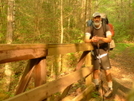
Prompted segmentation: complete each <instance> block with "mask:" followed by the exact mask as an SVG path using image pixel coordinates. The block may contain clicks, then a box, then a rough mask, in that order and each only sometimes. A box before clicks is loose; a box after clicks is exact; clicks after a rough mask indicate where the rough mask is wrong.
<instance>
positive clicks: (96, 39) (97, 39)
mask: <svg viewBox="0 0 134 101" xmlns="http://www.w3.org/2000/svg"><path fill="white" fill-rule="evenodd" d="M91 40H92V42H99V40H100V39H99V37H97V36H94V37H92V39H91Z"/></svg>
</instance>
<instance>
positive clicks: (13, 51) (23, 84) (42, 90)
mask: <svg viewBox="0 0 134 101" xmlns="http://www.w3.org/2000/svg"><path fill="white" fill-rule="evenodd" d="M0 47H1V48H0V55H1V57H0V64H2V63H7V62H14V61H20V60H29V63H28V65H27V66H26V68H25V71H24V73H23V75H22V78H21V80H20V82H19V85H18V88H17V90H16V96H14V97H11V98H9V99H7V100H5V101H42V100H44V99H47V98H48V97H50V96H51V95H53V94H55V93H56V92H61V97H60V101H80V99H84V97H83V95H84V96H86V95H87V94H88V93H89V92H90V91H91V90H92V89H93V85H92V83H91V79H90V76H89V75H90V74H91V72H92V68H91V64H87V63H88V62H90V61H91V60H90V59H88V58H86V56H87V55H88V54H89V53H90V50H92V49H93V47H92V45H91V44H89V43H88V44H87V43H80V44H28V45H24V44H11V45H0ZM79 51H83V54H82V56H81V58H80V59H79V61H78V63H77V65H76V67H74V68H75V71H74V72H72V73H70V74H68V75H65V76H63V77H62V78H59V79H56V80H53V81H51V82H47V83H46V70H47V66H46V57H47V56H51V55H59V54H66V53H72V52H79ZM85 59H88V60H87V61H88V62H87V63H86V62H85ZM84 62H85V64H87V65H86V66H85V67H84V68H81V66H82V64H83V63H84ZM31 77H34V79H35V88H33V89H31V90H29V91H26V88H27V85H28V83H29V81H30V79H31ZM83 78H86V83H85V84H86V86H87V88H86V89H85V90H84V91H83V92H82V93H81V94H79V95H78V96H76V97H75V98H73V99H70V100H69V99H67V100H66V96H67V93H68V91H69V89H70V87H71V85H72V84H74V83H75V82H77V81H79V80H81V79H83ZM44 101H45V100H44Z"/></svg>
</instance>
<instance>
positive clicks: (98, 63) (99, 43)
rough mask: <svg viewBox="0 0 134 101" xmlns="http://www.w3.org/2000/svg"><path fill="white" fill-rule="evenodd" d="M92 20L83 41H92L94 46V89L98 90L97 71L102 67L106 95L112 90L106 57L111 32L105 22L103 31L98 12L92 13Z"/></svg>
mask: <svg viewBox="0 0 134 101" xmlns="http://www.w3.org/2000/svg"><path fill="white" fill-rule="evenodd" d="M92 20H93V24H92V26H89V27H87V30H86V33H85V39H84V41H85V42H86V43H89V42H90V43H92V45H93V47H94V50H93V55H92V58H93V69H94V71H93V82H94V84H95V86H96V90H99V81H100V80H99V72H100V69H103V70H104V73H105V75H106V80H107V83H108V88H109V89H108V91H107V92H106V94H105V95H104V96H105V97H108V96H109V94H111V93H112V90H113V83H112V76H111V73H110V68H111V66H110V62H109V57H108V49H109V48H108V43H110V42H111V37H112V34H111V32H110V29H109V26H108V25H107V24H106V25H105V29H106V31H104V28H103V25H102V19H101V14H100V13H94V14H93V18H92Z"/></svg>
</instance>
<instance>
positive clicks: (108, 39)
mask: <svg viewBox="0 0 134 101" xmlns="http://www.w3.org/2000/svg"><path fill="white" fill-rule="evenodd" d="M99 40H100V41H103V42H106V43H110V42H111V40H112V33H111V32H110V31H107V32H106V38H104V37H99Z"/></svg>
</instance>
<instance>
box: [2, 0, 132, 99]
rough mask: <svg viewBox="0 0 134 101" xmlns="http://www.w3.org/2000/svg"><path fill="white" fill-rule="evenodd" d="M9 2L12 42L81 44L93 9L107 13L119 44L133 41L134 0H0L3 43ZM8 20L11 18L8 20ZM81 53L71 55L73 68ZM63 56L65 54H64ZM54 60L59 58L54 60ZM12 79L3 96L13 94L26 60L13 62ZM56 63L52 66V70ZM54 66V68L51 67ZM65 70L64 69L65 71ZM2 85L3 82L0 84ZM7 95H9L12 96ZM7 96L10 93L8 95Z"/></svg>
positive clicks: (70, 59) (6, 36)
mask: <svg viewBox="0 0 134 101" xmlns="http://www.w3.org/2000/svg"><path fill="white" fill-rule="evenodd" d="M9 2H10V3H12V4H13V18H12V22H11V23H12V29H13V31H12V34H11V35H10V38H9V39H11V43H12V44H26V43H44V44H48V43H81V42H83V36H84V31H85V28H86V21H87V20H88V19H91V16H92V14H93V13H94V12H100V13H106V14H107V16H108V19H109V21H110V23H112V24H113V26H114V30H115V36H114V37H113V38H114V40H115V42H116V43H132V42H133V41H134V34H133V33H134V28H133V26H134V23H133V22H134V17H133V16H134V13H133V12H134V1H133V0H109V1H108V0H0V43H1V44H6V43H7V40H8V36H9V35H8V34H9V31H8V29H10V28H9V27H8V21H9V20H10V19H9V18H8V14H9V13H8V7H9ZM7 19H8V20H7ZM78 55H79V54H68V56H69V57H66V56H65V58H64V59H66V60H69V61H70V62H68V64H70V65H69V66H70V67H73V65H75V63H76V62H77V59H78V57H79V56H78ZM62 57H63V56H62ZM49 59H50V60H51V63H49V62H48V64H53V62H55V61H57V60H52V59H53V57H49ZM64 61H65V60H64ZM10 65H11V67H14V68H10V70H11V71H12V72H11V73H12V74H11V75H10V76H12V79H11V82H10V86H9V87H8V89H0V96H4V97H3V98H5V94H6V95H9V96H13V92H14V91H15V87H16V84H17V83H16V82H17V81H18V79H19V77H20V75H21V73H22V71H23V69H24V67H25V65H26V61H21V62H17V63H14V64H10ZM0 67H1V68H0V80H1V81H0V84H4V81H3V80H4V79H3V78H4V69H5V67H4V64H2V65H0ZM55 67H56V66H55V65H54V64H53V65H52V66H51V67H49V70H51V71H57V70H56V69H54V68H55ZM52 68H53V70H52ZM64 71H65V70H64ZM0 86H1V85H0ZM9 96H8V97H9ZM6 97H7V96H6Z"/></svg>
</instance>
